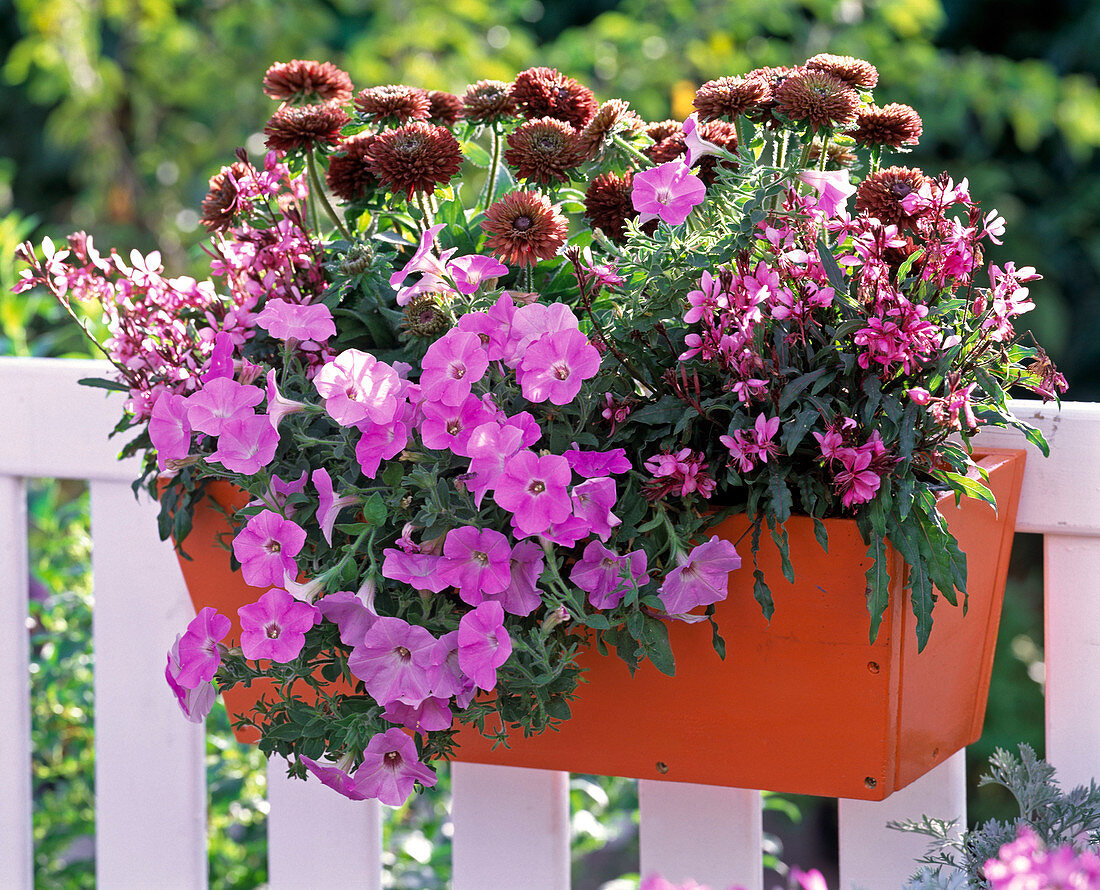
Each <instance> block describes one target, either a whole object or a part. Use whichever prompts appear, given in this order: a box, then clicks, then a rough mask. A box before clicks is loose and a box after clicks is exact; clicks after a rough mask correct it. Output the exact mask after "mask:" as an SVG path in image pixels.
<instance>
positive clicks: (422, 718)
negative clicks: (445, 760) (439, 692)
mask: <svg viewBox="0 0 1100 890" xmlns="http://www.w3.org/2000/svg"><path fill="white" fill-rule="evenodd" d="M382 716H383V717H384V718H386V719H387V720H389V721H390V723H400V724H401V725H402V726H404V727H405V728H406V729H411V730H412V731H413V732H437V731H439V730H441V729H449V728H450V725H451V722H452V721H453V720H454V714H452V713H451V705H450V700H449V699H446V698H438V697H436V696H434V695H429V696H428V697H427V698H426V699H424V701H422V702H421V703H420V704H418V705H406V704H402V703H401V702H391V703H390V704H388V705H387V706H386V710H385V711H383V712H382Z"/></svg>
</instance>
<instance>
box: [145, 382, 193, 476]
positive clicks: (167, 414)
mask: <svg viewBox="0 0 1100 890" xmlns="http://www.w3.org/2000/svg"><path fill="white" fill-rule="evenodd" d="M149 438H150V439H151V440H152V442H153V447H154V448H155V449H157V467H158V468H159V469H161V470H163V469H164V468H165V466H166V461H169V460H180V459H182V458H185V457H187V455H188V454H189V453H190V451H191V424H190V423H189V422H188V420H187V399H186V398H185V397H184V396H181V395H176V394H175V393H170V392H168V391H167V390H165V391H164V392H162V393H161V394H160V395H159V396H158V397H157V400H156V401H155V402H154V403H153V412H152V414H151V415H150V416H149Z"/></svg>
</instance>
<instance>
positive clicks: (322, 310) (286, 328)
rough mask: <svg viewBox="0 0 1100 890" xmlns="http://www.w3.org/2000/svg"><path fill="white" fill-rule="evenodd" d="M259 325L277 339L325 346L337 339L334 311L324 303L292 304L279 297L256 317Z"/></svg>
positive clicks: (271, 300) (270, 302) (265, 306)
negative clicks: (327, 341)
mask: <svg viewBox="0 0 1100 890" xmlns="http://www.w3.org/2000/svg"><path fill="white" fill-rule="evenodd" d="M256 324H258V325H259V326H260V327H261V328H263V329H264V330H265V331H267V332H268V333H269V334H271V336H272V337H274V338H275V339H276V340H284V341H291V340H296V341H299V342H302V341H307V342H308V341H312V342H313V343H317V344H320V343H324V342H325V341H326V340H328V339H329V338H330V337H335V336H336V325H335V324H334V323H333V321H332V312H330V311H329V308H328V306H326V305H325V304H324V303H311V304H309V305H308V306H307V305H303V304H301V303H288V302H287V301H286V300H283V299H280V298H278V297H276V298H274V299H270V300H268V301H267V303H266V304H264V308H263V309H262V310H261V311H260V313H259V314H258V315H257V316H256Z"/></svg>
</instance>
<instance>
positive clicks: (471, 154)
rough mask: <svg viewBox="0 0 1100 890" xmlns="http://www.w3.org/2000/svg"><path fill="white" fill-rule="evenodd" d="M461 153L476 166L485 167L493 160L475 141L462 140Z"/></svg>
mask: <svg viewBox="0 0 1100 890" xmlns="http://www.w3.org/2000/svg"><path fill="white" fill-rule="evenodd" d="M462 154H463V155H464V156H465V157H466V158H467V159H468V160H469V161H470V163H472V164H473V165H474V166H477V167H482V168H486V167H488V166H489V165H490V164H491V163H492V162H493V159H492V157H491V156H490V155H489V152H487V151H486V150H485V149H484V148H482V147H481V146H480V145H478V144H477V143H476V142H463V143H462Z"/></svg>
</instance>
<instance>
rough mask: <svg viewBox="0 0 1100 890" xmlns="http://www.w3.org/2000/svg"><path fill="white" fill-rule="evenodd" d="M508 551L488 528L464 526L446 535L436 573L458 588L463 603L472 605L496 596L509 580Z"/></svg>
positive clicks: (503, 540)
mask: <svg viewBox="0 0 1100 890" xmlns="http://www.w3.org/2000/svg"><path fill="white" fill-rule="evenodd" d="M511 556H512V548H511V547H510V546H509V545H508V539H507V538H506V537H505V536H504V535H502V534H501V533H500V532H498V531H494V530H493V529H491V528H482V529H479V528H474V527H473V526H472V525H464V526H460V527H459V528H454V529H451V530H450V531H449V532H447V539H446V540H445V541H444V542H443V561H442V562H441V563H440V565H439V574H440V576H441V577H442V579H443V580H445V581H446V582H447V583H448V584H452V585H454V586H455V587H457V588H458V595H459V597H460V598H461V599H462V601H463V602H466V603H469V604H470V605H471V606H476V605H478V603H480V602H481V601H482V599H483V598H484V595H485V594H487V593H500V592H501V591H503V590H505V589H506V588H507V587H508V583H509V582H510V581H511V566H510V559H511Z"/></svg>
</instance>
